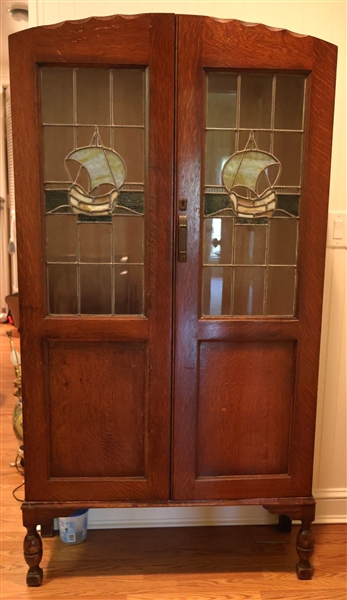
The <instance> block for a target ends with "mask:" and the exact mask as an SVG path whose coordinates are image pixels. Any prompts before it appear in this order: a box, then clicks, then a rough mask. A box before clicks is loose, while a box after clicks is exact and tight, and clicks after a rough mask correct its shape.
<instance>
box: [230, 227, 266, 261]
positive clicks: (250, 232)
mask: <svg viewBox="0 0 347 600" xmlns="http://www.w3.org/2000/svg"><path fill="white" fill-rule="evenodd" d="M266 229H267V227H266V226H262V225H256V226H252V225H237V226H236V228H235V263H236V264H241V265H252V264H258V265H261V264H264V263H265V250H266Z"/></svg>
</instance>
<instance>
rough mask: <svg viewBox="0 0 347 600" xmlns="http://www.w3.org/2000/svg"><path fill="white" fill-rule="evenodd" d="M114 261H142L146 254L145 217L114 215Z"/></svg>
mask: <svg viewBox="0 0 347 600" xmlns="http://www.w3.org/2000/svg"><path fill="white" fill-rule="evenodd" d="M113 235H114V261H115V262H116V263H124V264H126V263H142V262H143V254H144V219H143V217H114V218H113Z"/></svg>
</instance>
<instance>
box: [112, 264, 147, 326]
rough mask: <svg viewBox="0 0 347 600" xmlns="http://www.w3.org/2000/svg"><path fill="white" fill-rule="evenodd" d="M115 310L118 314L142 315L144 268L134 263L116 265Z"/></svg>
mask: <svg viewBox="0 0 347 600" xmlns="http://www.w3.org/2000/svg"><path fill="white" fill-rule="evenodd" d="M114 272H115V312H116V314H118V315H142V314H143V312H144V307H143V286H144V269H143V267H141V266H137V265H136V266H134V265H127V264H126V263H125V264H124V265H115V266H114Z"/></svg>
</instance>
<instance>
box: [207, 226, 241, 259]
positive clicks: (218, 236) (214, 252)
mask: <svg viewBox="0 0 347 600" xmlns="http://www.w3.org/2000/svg"><path fill="white" fill-rule="evenodd" d="M233 222H234V219H232V218H226V219H221V218H218V217H214V218H212V219H205V220H204V263H205V264H218V263H219V264H231V260H232V241H233Z"/></svg>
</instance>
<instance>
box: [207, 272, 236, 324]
mask: <svg viewBox="0 0 347 600" xmlns="http://www.w3.org/2000/svg"><path fill="white" fill-rule="evenodd" d="M231 283H232V268H231V267H203V270H202V313H203V315H207V316H218V315H229V314H230V309H231V307H230V304H231Z"/></svg>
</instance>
